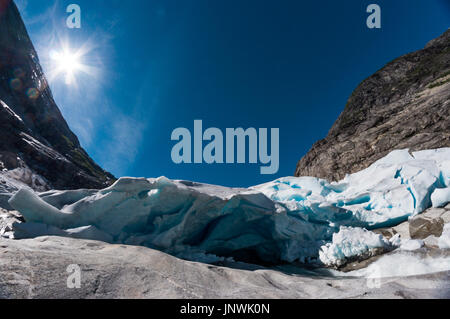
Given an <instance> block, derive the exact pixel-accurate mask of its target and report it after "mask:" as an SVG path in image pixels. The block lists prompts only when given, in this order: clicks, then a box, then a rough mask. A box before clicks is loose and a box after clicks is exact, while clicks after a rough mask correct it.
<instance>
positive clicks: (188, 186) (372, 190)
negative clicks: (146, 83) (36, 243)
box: [9, 148, 450, 263]
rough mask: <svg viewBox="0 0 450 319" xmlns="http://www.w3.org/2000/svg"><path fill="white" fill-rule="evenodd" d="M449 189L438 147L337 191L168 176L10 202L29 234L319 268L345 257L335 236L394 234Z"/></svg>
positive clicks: (351, 178) (22, 193)
mask: <svg viewBox="0 0 450 319" xmlns="http://www.w3.org/2000/svg"><path fill="white" fill-rule="evenodd" d="M449 190H450V148H442V149H436V150H426V151H419V152H413V153H410V152H409V150H397V151H393V152H391V153H390V154H388V155H387V156H386V157H384V158H382V159H380V160H379V161H377V162H375V163H374V164H372V165H371V166H370V167H368V168H367V169H364V170H362V171H360V172H357V173H354V174H351V175H347V176H346V177H345V178H344V179H343V180H341V181H339V182H328V181H326V180H324V179H319V178H314V177H284V178H280V179H277V180H275V181H273V182H269V183H266V184H262V185H258V186H254V187H250V188H227V187H221V186H215V185H207V184H201V183H195V182H188V181H179V180H169V179H167V178H165V177H160V178H149V179H145V178H120V179H119V180H118V181H117V182H116V183H115V184H114V185H112V186H110V187H108V188H106V189H102V190H73V191H50V192H45V193H39V194H38V193H34V192H32V191H30V190H27V189H21V190H19V191H18V192H17V193H16V194H15V195H14V196H13V197H12V198H11V199H10V201H9V203H10V205H11V206H12V207H14V208H15V209H17V210H18V211H20V212H21V213H22V215H23V216H24V218H25V220H26V221H27V223H25V224H23V225H22V227H28V229H29V232H31V233H33V230H34V232H35V235H45V232H46V231H47V232H51V233H52V234H53V233H55V232H56V233H57V234H58V235H61V234H68V235H72V236H76V237H78V238H86V239H100V240H104V241H110V242H114V243H122V244H131V245H143V246H147V247H151V248H156V249H159V250H163V251H165V252H168V253H171V254H174V255H179V256H189V255H195V254H205V255H208V254H211V255H216V256H221V257H233V258H235V259H237V260H244V261H255V260H259V261H265V262H274V263H276V262H293V261H300V262H307V261H312V260H317V259H318V258H319V252H321V251H322V253H321V254H322V255H323V249H322V250H321V247H328V249H327V251H328V253H332V254H334V255H336V256H326V258H338V257H339V256H338V255H339V254H340V253H342V251H340V249H337V248H336V247H339V245H337V246H336V245H335V243H334V241H333V234H337V233H339V232H340V231H341V230H343V231H344V233H345V234H350V236H351V234H355V235H354V236H358V234H361V233H362V232H361V231H359V232H358V231H354V232H351V231H349V229H352V228H362V229H366V230H371V229H376V228H381V227H387V226H393V225H396V224H398V223H400V222H403V221H406V220H407V219H408V217H410V216H413V215H416V214H419V213H421V212H422V211H424V210H425V209H427V208H428V207H431V206H439V205H444V204H445V201H447V200H446V198H447V195H446V194H448V192H449ZM435 192H437V193H435ZM433 194H434V195H433ZM436 194H437V195H436ZM433 201H434V202H433ZM363 233H364V234H365V235H364V236H366V237H367V234H366V233H365V232H363ZM364 236H363V237H364ZM341 237H344V236H336V235H335V236H334V238H335V239H337V238H341ZM369 237H370V236H369ZM364 238H365V237H364ZM364 238H362V239H361V240H364ZM361 240H359V241H358V240H356V241H350V242H357V243H359V245H361ZM371 240H372V242H380V243H382V244H383V243H384V242H383V240H378V239H375V240H374V239H373V238H372V239H371ZM332 241H333V246H332V245H331V244H330V242H332ZM335 246H336V247H335ZM353 250H355V249H353ZM356 250H358V249H356ZM187 258H189V257H187Z"/></svg>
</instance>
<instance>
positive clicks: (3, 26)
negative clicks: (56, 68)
mask: <svg viewBox="0 0 450 319" xmlns="http://www.w3.org/2000/svg"><path fill="white" fill-rule="evenodd" d="M0 128H1V131H2V132H3V134H4V136H3V137H2V139H1V141H0V171H4V172H10V171H11V170H17V169H19V170H22V171H25V172H26V174H23V173H21V174H20V175H22V176H24V175H26V176H28V177H30V176H35V177H42V181H41V182H40V183H39V184H45V185H35V184H34V183H33V180H34V181H36V178H28V177H27V178H25V180H23V178H22V180H21V181H22V182H24V183H25V184H27V185H28V186H30V187H32V188H34V189H36V188H38V189H39V190H43V189H71V188H72V189H73V188H103V187H105V186H108V185H110V184H111V183H112V182H113V181H114V180H115V178H114V176H113V175H111V174H110V173H108V172H106V171H104V170H103V169H102V168H101V167H100V166H98V165H97V164H96V163H95V162H94V161H93V160H92V159H91V158H90V157H89V155H88V154H87V153H86V151H85V150H84V149H83V148H82V147H81V145H80V142H79V140H78V138H77V136H76V135H75V134H74V133H73V132H72V131H71V129H70V128H69V126H68V124H67V122H66V120H65V119H64V117H63V115H62V114H61V112H60V110H59V108H58V106H57V105H56V103H55V101H54V99H53V95H52V92H51V90H50V88H49V85H48V82H47V79H46V78H45V75H44V73H43V71H42V68H41V66H40V63H39V58H38V55H37V53H36V51H35V49H34V46H33V44H32V42H31V40H30V38H29V36H28V32H27V30H26V27H25V25H24V23H23V21H22V18H21V16H20V13H19V11H18V9H17V7H16V5H15V3H14V2H13V1H11V0H0ZM16 175H17V174H16ZM19 179H20V178H19ZM38 179H39V178H38Z"/></svg>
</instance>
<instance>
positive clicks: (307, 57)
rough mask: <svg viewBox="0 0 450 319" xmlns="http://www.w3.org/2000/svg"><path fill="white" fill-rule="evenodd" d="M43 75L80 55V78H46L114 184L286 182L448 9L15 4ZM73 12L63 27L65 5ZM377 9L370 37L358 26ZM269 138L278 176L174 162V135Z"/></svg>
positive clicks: (441, 0)
mask: <svg viewBox="0 0 450 319" xmlns="http://www.w3.org/2000/svg"><path fill="white" fill-rule="evenodd" d="M15 2H16V4H17V5H18V7H19V9H20V11H21V13H22V15H23V18H24V21H25V24H26V25H27V28H28V31H29V33H30V36H31V39H32V41H33V43H34V44H35V47H36V49H37V51H38V54H39V57H40V59H41V63H42V64H43V67H44V70H45V71H46V73H51V69H52V67H54V65H53V64H52V60H51V59H50V52H51V51H52V50H56V51H58V50H60V48H61V43H68V44H70V47H71V48H72V49H73V50H77V49H79V48H81V47H84V48H87V49H88V50H87V53H86V54H85V55H84V56H83V58H82V62H83V63H84V64H86V65H89V66H90V67H92V70H94V71H95V72H92V74H90V75H87V74H77V75H76V85H74V84H73V83H72V84H71V85H67V84H66V83H65V81H64V77H61V76H59V77H56V78H54V79H52V80H51V84H50V85H51V88H52V91H53V94H54V97H55V100H56V102H57V103H58V106H59V107H60V109H61V111H62V113H63V115H64V116H65V118H66V119H67V121H68V123H69V125H70V127H71V128H72V130H73V131H74V132H75V133H76V134H77V135H78V137H79V138H80V141H81V143H82V145H83V147H85V149H86V150H87V151H88V153H89V154H90V155H91V156H92V157H93V158H94V159H95V160H96V161H97V162H98V163H99V164H100V165H101V166H102V167H104V168H105V169H107V170H109V171H111V172H112V173H113V174H115V175H116V176H125V175H126V176H139V177H140V176H145V177H157V176H163V175H164V176H167V177H169V178H176V179H187V180H195V181H200V182H207V183H214V184H222V185H227V186H250V185H255V184H258V183H262V182H266V181H270V180H273V179H275V178H277V177H281V176H288V175H292V174H293V172H294V170H295V166H296V163H297V161H298V160H299V159H300V158H301V157H302V156H303V155H304V154H305V153H306V152H307V151H308V150H309V149H310V147H311V146H312V144H313V143H314V142H315V141H317V140H319V139H321V138H323V137H325V136H326V134H327V132H328V130H329V129H330V127H331V125H332V124H333V122H334V121H335V120H336V118H337V117H338V115H339V114H340V112H341V111H342V110H343V108H344V106H345V104H346V101H347V99H348V97H349V96H350V94H351V92H352V91H353V90H354V89H355V88H356V86H357V85H358V84H359V83H360V82H361V81H362V80H363V79H365V78H367V77H368V76H370V75H371V74H373V73H374V72H375V71H377V70H378V69H380V68H381V67H383V65H385V64H386V63H387V62H389V61H391V60H393V59H395V58H397V57H398V56H400V55H403V54H405V53H408V52H412V51H415V50H418V49H421V48H423V47H424V46H425V44H426V43H427V42H428V41H429V40H431V39H433V38H435V37H437V36H439V35H440V34H442V33H443V32H444V31H445V30H446V29H447V28H448V27H450V24H449V21H450V4H449V1H447V0H429V1H423V0H383V1H382V0H371V1H364V0H345V1H334V0H329V1H297V0H292V1H284V0H277V1H275V0H273V1H264V0H190V1H187V0H186V1H180V0H164V1H152V0H132V1H123V0H109V1H101V0H70V1H63V0H59V1H50V0H16V1H15ZM71 3H76V4H78V5H80V7H81V10H82V28H81V29H68V28H67V27H66V24H65V19H66V18H67V16H68V14H67V13H66V10H65V9H66V7H67V6H68V5H69V4H71ZM371 3H377V4H379V5H380V6H381V10H382V28H381V29H380V30H373V29H372V30H371V29H368V28H367V27H366V18H367V16H368V14H367V13H366V8H367V6H368V5H369V4H371ZM195 119H202V120H203V126H204V127H205V128H207V127H218V128H221V129H222V130H224V131H225V128H236V127H244V128H248V127H255V128H260V127H263V128H272V127H276V128H280V170H279V172H278V174H276V175H260V171H259V168H260V165H259V164H256V165H255V164H253V165H250V164H241V165H237V164H235V165H220V164H214V165H207V164H192V165H176V164H174V163H173V162H172V160H171V156H170V153H171V149H172V147H173V145H174V142H172V141H171V140H170V136H171V133H172V131H173V130H174V129H175V128H177V127H186V128H189V129H191V130H193V122H194V120H195Z"/></svg>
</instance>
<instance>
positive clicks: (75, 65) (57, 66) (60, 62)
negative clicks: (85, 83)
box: [50, 49, 84, 85]
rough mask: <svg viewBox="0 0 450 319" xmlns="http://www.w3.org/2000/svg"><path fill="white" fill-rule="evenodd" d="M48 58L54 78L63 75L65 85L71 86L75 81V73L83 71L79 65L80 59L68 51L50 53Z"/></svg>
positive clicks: (81, 65)
mask: <svg viewBox="0 0 450 319" xmlns="http://www.w3.org/2000/svg"><path fill="white" fill-rule="evenodd" d="M50 58H51V59H52V61H53V64H54V65H53V69H54V70H53V72H54V76H55V77H56V76H57V75H59V74H64V75H65V78H66V84H67V85H69V84H72V83H73V82H74V80H75V75H76V73H77V72H79V71H82V70H83V69H84V66H83V64H82V63H81V59H80V58H81V57H80V55H79V54H77V53H72V52H70V51H69V50H67V49H66V50H62V51H61V52H58V51H51V52H50Z"/></svg>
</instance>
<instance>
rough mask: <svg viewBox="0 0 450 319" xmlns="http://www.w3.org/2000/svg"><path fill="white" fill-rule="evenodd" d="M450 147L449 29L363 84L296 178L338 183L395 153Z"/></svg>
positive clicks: (301, 166) (316, 146)
mask: <svg viewBox="0 0 450 319" xmlns="http://www.w3.org/2000/svg"><path fill="white" fill-rule="evenodd" d="M441 147H450V30H447V31H446V32H445V33H444V34H443V35H442V36H440V37H439V38H437V39H435V40H432V41H431V42H429V43H428V45H427V46H426V47H425V48H424V49H423V50H420V51H417V52H414V53H410V54H407V55H405V56H402V57H400V58H398V59H396V60H394V61H392V62H391V63H389V64H388V65H386V66H385V67H384V68H383V69H381V70H380V71H378V72H376V73H375V74H374V75H372V76H371V77H369V78H368V79H366V80H365V81H363V82H362V83H361V84H360V85H359V87H358V88H357V89H356V90H355V91H354V92H353V94H352V96H351V97H350V99H349V100H348V103H347V106H346V107H345V109H344V111H343V113H342V114H341V115H340V116H339V118H338V119H337V121H336V122H335V123H334V125H333V127H332V128H331V130H330V132H329V134H328V136H327V137H326V138H325V139H323V140H321V141H318V142H317V143H315V144H314V145H313V147H312V149H311V150H310V151H309V152H308V153H307V154H306V155H305V156H304V157H303V158H302V159H301V160H300V161H299V163H298V165H297V169H296V171H295V175H296V176H315V177H321V178H326V179H328V180H340V179H341V178H343V177H344V176H345V174H350V173H354V172H356V171H359V170H361V169H364V168H367V167H368V166H369V165H370V164H372V163H373V162H375V161H376V160H378V159H380V158H382V157H384V156H385V155H387V154H388V153H389V152H390V151H392V150H394V149H405V148H409V149H410V150H411V151H417V150H423V149H433V148H441Z"/></svg>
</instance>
